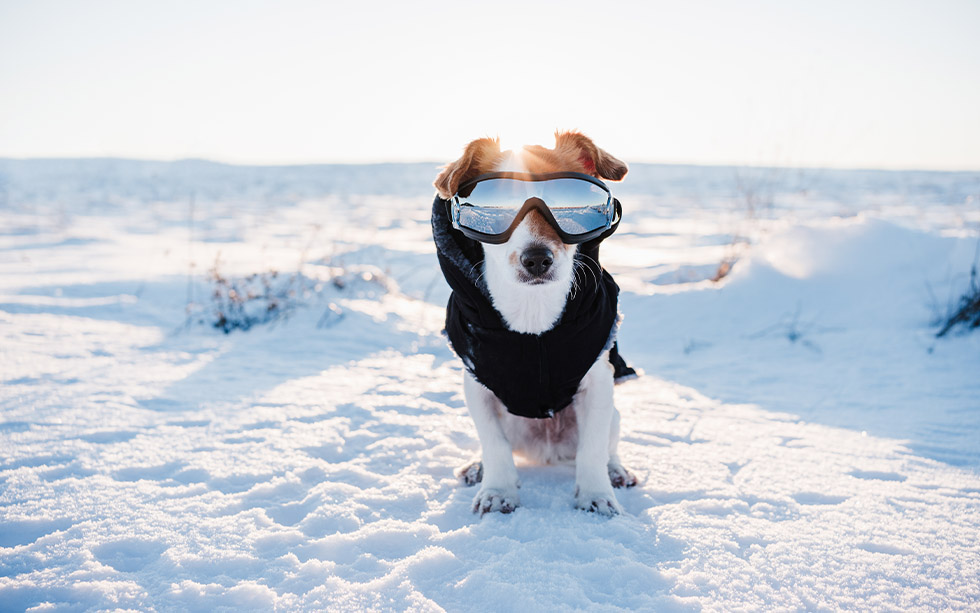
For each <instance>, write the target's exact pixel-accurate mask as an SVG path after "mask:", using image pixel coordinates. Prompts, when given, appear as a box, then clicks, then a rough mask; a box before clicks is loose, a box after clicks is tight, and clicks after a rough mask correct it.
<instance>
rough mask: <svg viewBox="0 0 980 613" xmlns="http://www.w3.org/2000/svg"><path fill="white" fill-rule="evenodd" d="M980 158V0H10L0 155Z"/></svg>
mask: <svg viewBox="0 0 980 613" xmlns="http://www.w3.org/2000/svg"><path fill="white" fill-rule="evenodd" d="M555 129H579V130H582V131H583V132H585V133H586V134H588V135H589V136H591V137H592V138H593V139H594V140H595V141H596V143H597V144H599V146H601V147H603V148H605V149H607V150H608V151H610V152H611V153H613V154H614V155H616V156H619V157H621V158H622V159H624V160H626V161H627V162H670V163H677V162H679V163H700V164H727V163H734V164H776V165H800V166H830V167H874V168H927V169H934V168H935V169H972V170H980V2H978V1H976V0H936V1H927V0H923V1H921V2H910V1H903V0H892V1H862V0H850V1H837V0H814V1H812V2H808V3H802V2H792V1H786V0H783V1H772V2H759V1H739V2H735V1H730V2H722V1H714V2H712V1H681V0H677V1H674V2H656V1H648V2H605V3H600V2H577V1H570V0H565V1H561V2H512V1H509V0H507V1H501V2H486V1H484V2H479V3H477V2H464V1H462V0H457V1H455V2H407V1H405V2H382V1H357V0H351V1H348V2H323V1H320V2H313V1H309V2H303V1H279V2H253V1H242V0H233V1H232V0H229V1H218V0H215V1H210V2H209V1H206V0H196V1H179V0H178V1H175V0H168V1H159V2H151V1H136V0H123V1H111V0H90V1H84V2H83V1H56V0H23V1H13V0H0V157H55V156H57V157H65V156H68V157H79V156H84V157H89V156H119V157H135V158H148V159H178V158H187V157H195V158H208V159H214V160H219V161H226V162H238V163H261V164H284V163H315V162H369V161H423V160H424V161H449V160H451V159H454V158H456V157H457V156H458V154H459V152H460V150H461V149H462V147H463V145H464V144H465V143H466V142H468V141H469V140H472V139H474V138H478V137H481V136H487V135H490V136H494V135H499V136H501V137H503V138H504V140H505V142H506V143H515V144H517V143H519V142H521V141H529V142H533V143H539V144H546V145H547V144H550V143H551V142H552V141H551V134H552V133H553V132H554V130H555Z"/></svg>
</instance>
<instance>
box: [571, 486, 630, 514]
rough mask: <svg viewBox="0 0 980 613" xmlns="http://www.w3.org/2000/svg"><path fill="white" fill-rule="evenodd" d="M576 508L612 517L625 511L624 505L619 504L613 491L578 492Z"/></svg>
mask: <svg viewBox="0 0 980 613" xmlns="http://www.w3.org/2000/svg"><path fill="white" fill-rule="evenodd" d="M575 508H576V509H582V510H583V511H589V512H592V513H598V514H599V515H605V516H606V517H612V516H613V515H619V514H621V513H622V512H623V507H621V506H619V501H618V500H616V496H615V495H614V494H613V493H612V492H608V493H603V492H582V491H579V492H576V494H575Z"/></svg>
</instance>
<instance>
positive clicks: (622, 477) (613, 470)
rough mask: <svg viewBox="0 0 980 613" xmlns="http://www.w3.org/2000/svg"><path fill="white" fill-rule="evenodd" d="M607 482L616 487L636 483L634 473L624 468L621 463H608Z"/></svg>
mask: <svg viewBox="0 0 980 613" xmlns="http://www.w3.org/2000/svg"><path fill="white" fill-rule="evenodd" d="M609 483H610V484H611V485H612V486H613V487H616V488H620V487H633V486H634V485H636V484H637V483H638V481H637V479H636V475H634V474H633V473H631V472H630V471H628V470H626V468H625V467H624V466H623V465H622V464H618V463H617V464H613V463H612V462H610V463H609Z"/></svg>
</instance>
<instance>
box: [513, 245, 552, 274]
mask: <svg viewBox="0 0 980 613" xmlns="http://www.w3.org/2000/svg"><path fill="white" fill-rule="evenodd" d="M554 261H555V260H554V258H552V257H551V251H549V250H548V249H546V248H544V247H530V248H528V249H525V250H524V253H522V254H521V264H523V265H524V270H526V271H527V272H528V274H529V275H531V276H533V277H540V276H541V275H543V274H544V273H546V272H548V269H549V268H551V265H552V264H553V263H554Z"/></svg>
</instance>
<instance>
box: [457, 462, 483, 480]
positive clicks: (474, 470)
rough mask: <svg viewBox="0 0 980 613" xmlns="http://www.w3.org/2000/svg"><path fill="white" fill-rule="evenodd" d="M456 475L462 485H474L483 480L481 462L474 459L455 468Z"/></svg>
mask: <svg viewBox="0 0 980 613" xmlns="http://www.w3.org/2000/svg"><path fill="white" fill-rule="evenodd" d="M456 476H457V477H459V480H460V481H462V482H463V485H467V486H470V485H476V484H477V483H479V482H480V481H483V462H481V461H480V460H474V461H472V462H470V463H469V464H467V465H465V466H461V467H459V468H457V469H456Z"/></svg>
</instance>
